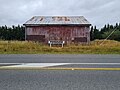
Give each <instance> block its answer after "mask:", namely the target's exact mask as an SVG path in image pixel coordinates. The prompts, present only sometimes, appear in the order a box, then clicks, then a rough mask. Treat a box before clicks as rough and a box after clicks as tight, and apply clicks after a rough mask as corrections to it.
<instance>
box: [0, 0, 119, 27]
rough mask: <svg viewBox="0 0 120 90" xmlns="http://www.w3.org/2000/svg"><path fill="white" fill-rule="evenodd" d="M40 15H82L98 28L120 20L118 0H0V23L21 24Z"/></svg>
mask: <svg viewBox="0 0 120 90" xmlns="http://www.w3.org/2000/svg"><path fill="white" fill-rule="evenodd" d="M41 15H42V16H43V15H45V16H51V15H54V16H55V15H59V16H66V15H67V16H68V15H70V16H75V15H77V16H84V17H85V18H86V19H87V20H88V21H89V22H90V23H91V24H93V25H96V26H97V27H98V28H100V27H103V25H105V24H108V23H110V24H115V23H117V22H120V0H0V25H8V26H11V25H18V24H20V25H22V24H23V23H25V22H26V21H27V20H28V19H30V18H31V17H32V16H41Z"/></svg>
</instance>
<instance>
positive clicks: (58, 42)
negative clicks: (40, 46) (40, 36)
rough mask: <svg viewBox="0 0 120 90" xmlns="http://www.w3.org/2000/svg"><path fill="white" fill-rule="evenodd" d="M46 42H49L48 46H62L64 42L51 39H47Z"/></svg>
mask: <svg viewBox="0 0 120 90" xmlns="http://www.w3.org/2000/svg"><path fill="white" fill-rule="evenodd" d="M48 44H50V47H51V46H52V45H61V46H62V47H63V45H64V44H65V41H58V40H51V41H48Z"/></svg>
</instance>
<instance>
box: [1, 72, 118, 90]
mask: <svg viewBox="0 0 120 90" xmlns="http://www.w3.org/2000/svg"><path fill="white" fill-rule="evenodd" d="M0 90H120V71H86V70H85V71H83V70H58V71H56V70H34V71H33V70H18V71H17V70H0Z"/></svg>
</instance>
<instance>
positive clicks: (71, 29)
mask: <svg viewBox="0 0 120 90" xmlns="http://www.w3.org/2000/svg"><path fill="white" fill-rule="evenodd" d="M89 29H90V28H89V27H81V26H37V27H36V26H34V27H26V31H27V32H26V34H27V35H28V36H30V35H45V39H46V40H45V42H47V41H49V40H51V39H52V38H53V39H55V40H64V41H65V42H66V43H71V42H72V40H73V38H75V37H86V38H87V41H89V40H90V35H89V34H90V32H89ZM35 38H36V37H34V39H33V40H35ZM30 39H32V38H30ZM36 39H38V38H36Z"/></svg>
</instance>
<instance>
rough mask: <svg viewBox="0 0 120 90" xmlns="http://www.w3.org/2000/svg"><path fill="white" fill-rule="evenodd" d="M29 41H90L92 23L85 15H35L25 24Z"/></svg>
mask: <svg viewBox="0 0 120 90" xmlns="http://www.w3.org/2000/svg"><path fill="white" fill-rule="evenodd" d="M24 25H25V39H26V40H28V41H39V42H43V43H48V42H49V41H64V42H65V43H66V44H70V43H89V42H90V25H91V24H90V23H89V22H88V21H87V20H86V19H85V18H84V17H83V16H34V17H32V18H31V19H30V20H28V21H27V22H26V23H25V24H24Z"/></svg>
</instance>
